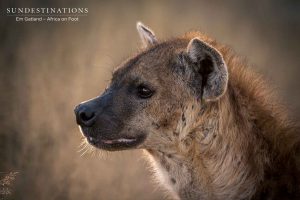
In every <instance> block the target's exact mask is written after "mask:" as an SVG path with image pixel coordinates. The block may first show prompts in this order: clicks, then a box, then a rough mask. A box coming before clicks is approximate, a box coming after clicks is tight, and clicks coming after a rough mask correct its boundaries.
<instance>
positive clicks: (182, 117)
mask: <svg viewBox="0 0 300 200" xmlns="http://www.w3.org/2000/svg"><path fill="white" fill-rule="evenodd" d="M181 119H182V121H183V122H185V115H184V113H182V116H181Z"/></svg>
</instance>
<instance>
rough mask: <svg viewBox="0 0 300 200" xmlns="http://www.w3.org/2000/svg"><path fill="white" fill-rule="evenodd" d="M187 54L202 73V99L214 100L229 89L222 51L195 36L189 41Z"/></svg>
mask: <svg viewBox="0 0 300 200" xmlns="http://www.w3.org/2000/svg"><path fill="white" fill-rule="evenodd" d="M187 54H188V56H189V58H190V59H191V61H192V62H193V63H194V64H196V66H197V68H198V70H197V71H198V72H199V73H200V75H201V79H202V81H201V82H202V83H201V90H202V91H201V95H202V99H204V100H208V101H214V100H217V99H218V98H220V97H221V96H222V95H223V94H224V93H225V91H226V89H227V82H228V72H227V66H226V63H225V61H224V59H223V56H222V55H221V53H220V52H219V51H218V50H216V49H215V48H214V47H212V46H210V45H209V44H207V43H205V42H203V41H201V40H200V39H198V38H194V39H192V40H191V41H190V42H189V45H188V47H187Z"/></svg>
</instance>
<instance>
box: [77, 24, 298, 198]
mask: <svg viewBox="0 0 300 200" xmlns="http://www.w3.org/2000/svg"><path fill="white" fill-rule="evenodd" d="M138 30H139V31H140V35H141V37H142V39H143V42H144V45H146V46H148V47H147V48H146V49H144V50H142V51H141V52H139V53H138V54H137V55H135V56H134V57H132V58H130V59H128V60H127V61H126V62H124V63H123V64H121V65H120V67H118V68H117V69H116V70H115V72H114V74H113V78H112V82H111V85H110V87H108V89H107V90H106V91H105V92H104V94H103V95H102V96H100V97H97V98H95V99H92V100H90V101H87V102H84V103H83V104H81V105H79V106H78V107H77V108H76V109H75V113H76V114H77V120H78V123H79V125H81V127H82V130H83V133H84V135H85V136H86V137H87V139H88V141H89V142H90V143H91V144H92V145H94V146H96V147H98V148H102V149H106V150H122V149H129V148H140V149H145V151H146V152H147V154H148V155H149V156H148V157H149V159H150V160H151V163H152V164H153V166H154V171H155V173H156V175H157V177H158V180H159V182H160V183H162V184H163V185H164V186H165V187H166V188H167V190H168V191H170V193H171V194H173V197H174V198H177V199H299V198H300V171H299V170H300V163H299V162H297V160H299V159H298V157H297V156H299V144H300V136H299V131H298V128H295V126H294V125H292V124H291V123H290V121H289V120H288V119H287V117H286V112H285V110H284V109H283V108H282V107H281V106H280V104H278V103H277V102H276V98H275V97H273V94H272V92H270V91H271V90H270V89H268V87H267V86H266V85H267V84H266V83H265V81H263V80H262V78H261V77H260V76H259V75H258V74H256V73H254V72H253V70H252V69H250V67H248V66H247V63H246V62H245V61H243V60H242V59H240V58H239V57H238V56H236V55H235V54H234V53H233V51H231V50H230V49H229V48H228V47H226V46H224V45H221V44H218V43H217V42H216V41H215V40H213V39H210V38H209V37H207V36H205V35H204V34H201V33H199V32H193V33H188V34H186V35H185V36H183V37H181V38H175V39H172V40H168V41H165V42H160V41H157V39H156V37H155V36H154V34H153V32H152V31H151V30H149V29H148V28H147V27H145V26H143V25H142V24H141V23H138ZM201 48H203V49H204V50H203V49H201ZM197 56H199V57H197ZM201 56H202V57H201ZM190 58H191V59H190ZM198 58H199V59H198ZM206 58H208V59H212V62H208V61H207V60H205V59H206ZM201 59H202V60H201ZM203 60H204V61H205V62H203ZM198 61H199V63H200V64H199V63H198ZM207 62H208V63H207ZM210 65H212V66H214V67H213V68H211V69H205V67H209V66H210ZM199 66H200V70H199ZM197 70H198V71H197ZM210 70H213V71H210ZM214 70H215V71H214ZM199 74H201V76H200V75H199ZM211 74H213V76H211ZM200 80H201V81H202V82H201V81H200ZM141 84H142V85H148V87H150V88H154V89H152V90H154V91H155V93H154V94H153V96H151V97H149V98H140V97H139V95H138V93H137V92H136V91H137V88H139V86H140V85H141ZM86 110H88V112H87V111H86ZM100 111H101V112H100ZM85 112H86V113H85ZM80 113H81V115H80ZM82 114H84V116H85V117H84V118H81V116H82ZM128 138H129V139H128ZM136 138H139V139H136ZM124 141H126V142H124ZM129 141H134V142H132V143H131V142H129Z"/></svg>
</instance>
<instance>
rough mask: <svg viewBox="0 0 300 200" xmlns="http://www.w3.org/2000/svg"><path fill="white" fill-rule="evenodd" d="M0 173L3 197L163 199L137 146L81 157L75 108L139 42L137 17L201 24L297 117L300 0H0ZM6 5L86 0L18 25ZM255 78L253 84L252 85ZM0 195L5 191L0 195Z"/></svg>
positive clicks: (171, 33)
mask: <svg viewBox="0 0 300 200" xmlns="http://www.w3.org/2000/svg"><path fill="white" fill-rule="evenodd" d="M0 5H1V14H2V16H1V20H0V53H1V54H0V69H1V71H0V80H1V83H0V92H1V98H0V107H1V110H0V127H1V131H0V172H1V173H0V178H1V177H3V174H5V173H8V172H18V174H17V176H16V180H15V181H14V183H13V184H12V185H11V186H10V189H11V193H12V194H11V195H6V196H4V198H7V199H72V200H76V199H78V200H79V199H84V200H88V199H112V200H114V199H146V200H147V199H149V200H150V199H162V198H164V197H165V196H166V195H165V194H164V192H162V190H161V189H160V187H159V186H158V184H157V183H155V182H154V181H152V177H151V176H150V173H149V171H150V170H149V166H148V164H147V162H146V161H145V159H143V155H142V152H141V151H139V150H135V151H124V152H115V153H109V154H107V155H105V156H104V157H99V156H98V155H90V154H88V153H87V154H85V155H83V156H80V155H81V153H80V152H78V150H79V149H80V148H79V147H78V146H79V144H80V141H81V136H80V133H79V130H78V128H77V126H76V124H75V118H74V114H73V108H74V106H75V105H77V104H78V103H80V102H81V101H84V100H87V99H89V98H92V97H94V96H97V95H99V94H100V93H101V92H102V91H103V89H104V88H105V87H106V85H107V84H108V83H109V79H110V77H111V73H112V70H113V68H114V67H116V66H117V65H118V64H119V63H120V62H121V61H122V60H124V59H125V58H126V57H127V56H130V55H132V54H133V53H134V52H136V51H137V49H139V48H140V40H139V37H138V34H137V32H136V28H135V24H136V22H137V21H142V22H144V23H145V24H146V25H148V26H150V27H151V28H152V29H153V30H154V32H155V33H156V35H157V37H158V38H161V39H167V38H170V37H175V36H179V35H181V34H183V33H184V32H186V31H190V30H202V31H204V32H206V33H207V34H209V35H211V36H212V37H214V38H216V39H217V40H218V41H220V42H222V43H225V44H229V45H230V46H231V47H232V48H233V49H235V51H236V52H238V54H239V55H241V56H244V57H247V59H248V60H249V63H250V64H251V65H253V68H254V69H255V70H257V71H259V72H260V73H262V74H264V76H265V77H266V78H267V79H268V80H270V81H271V83H272V84H273V85H274V86H275V87H276V88H277V91H278V93H279V94H280V96H281V97H282V99H283V102H284V103H285V104H286V105H287V106H288V108H289V110H290V111H291V116H292V117H293V118H295V119H299V118H300V93H299V84H300V78H299V73H300V66H299V63H300V62H299V61H300V55H299V53H300V44H299V41H300V40H299V36H300V3H299V1H296V0H287V1H280V0H275V1H274V0H273V1H271V0H262V1H259V0H246V1H238V0H236V1H233V0H232V1H221V0H219V1H179V0H173V1H171V0H169V1H168V0H165V1H158V0H157V1H155V0H153V1H108V0H107V1H79V0H78V1H63V2H61V1H47V0H45V1H32V0H31V1H22V2H21V1H8V0H6V1H2V2H1V3H0ZM7 7H87V8H88V9H89V13H88V15H87V16H83V17H80V21H79V22H77V23H72V22H67V23H63V22H52V23H46V22H42V23H34V22H31V23H24V22H23V23H22V22H15V19H14V18H13V17H8V16H6V13H5V12H6V8H7ZM250 84H251V83H250ZM0 197H1V194H0Z"/></svg>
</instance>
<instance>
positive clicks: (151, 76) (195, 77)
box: [75, 23, 227, 150]
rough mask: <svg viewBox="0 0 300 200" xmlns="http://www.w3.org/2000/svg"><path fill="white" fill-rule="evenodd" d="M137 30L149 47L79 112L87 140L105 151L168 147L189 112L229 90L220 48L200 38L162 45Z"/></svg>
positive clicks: (147, 31)
mask: <svg viewBox="0 0 300 200" xmlns="http://www.w3.org/2000/svg"><path fill="white" fill-rule="evenodd" d="M137 28H138V31H139V34H140V36H141V38H142V40H143V42H144V44H145V45H146V46H148V48H147V49H146V50H144V51H143V52H142V53H140V54H138V55H137V56H135V57H133V58H131V59H129V60H128V61H126V62H125V63H124V64H122V65H121V66H120V67H118V68H117V69H116V70H115V72H114V73H113V78H112V81H111V83H110V86H109V87H108V88H107V89H106V90H105V91H104V93H103V94H102V95H101V96H99V97H96V98H94V99H92V100H89V101H86V102H83V103H81V104H79V105H78V106H77V107H76V108H75V114H76V120H77V123H78V125H79V126H80V128H81V131H82V133H83V134H84V136H85V137H86V138H87V141H88V142H89V143H90V144H92V145H94V146H96V147H98V148H101V149H106V150H122V149H129V148H147V149H153V148H154V149H155V148H156V147H159V146H161V145H164V144H167V143H168V142H170V138H171V137H174V136H176V135H177V136H178V135H179V133H180V131H182V126H183V124H182V121H185V120H186V119H184V118H185V116H184V110H185V109H186V108H188V107H189V106H193V108H194V107H197V108H200V107H201V100H202V99H206V100H214V99H217V98H218V97H220V96H221V95H222V94H223V93H224V91H225V89H226V85H227V70H226V66H225V63H224V61H223V58H222V56H221V55H220V53H219V52H218V51H217V50H216V49H214V48H213V47H211V46H209V45H208V44H206V43H205V42H203V41H201V40H199V39H197V38H194V39H192V40H191V41H189V40H187V39H178V40H174V41H169V42H163V43H159V42H158V41H157V40H156V38H155V36H154V34H153V32H152V31H151V30H150V29H148V28H147V27H145V26H144V25H142V24H141V23H138V25H137ZM195 110H197V109H195ZM191 112H193V111H191ZM185 123H186V122H185ZM185 125H186V124H185ZM180 126H181V128H180Z"/></svg>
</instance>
